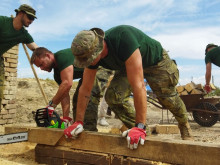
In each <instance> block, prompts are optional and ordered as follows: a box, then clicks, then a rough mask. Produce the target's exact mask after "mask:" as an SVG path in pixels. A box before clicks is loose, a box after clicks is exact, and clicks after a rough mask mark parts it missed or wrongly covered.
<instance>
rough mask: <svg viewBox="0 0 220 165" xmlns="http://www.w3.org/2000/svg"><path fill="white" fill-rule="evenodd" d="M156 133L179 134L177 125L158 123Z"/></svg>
mask: <svg viewBox="0 0 220 165" xmlns="http://www.w3.org/2000/svg"><path fill="white" fill-rule="evenodd" d="M156 133H158V134H179V133H180V132H179V128H178V126H177V125H156Z"/></svg>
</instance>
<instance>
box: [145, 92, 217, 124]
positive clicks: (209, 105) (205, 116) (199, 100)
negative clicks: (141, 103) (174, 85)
mask: <svg viewBox="0 0 220 165" xmlns="http://www.w3.org/2000/svg"><path fill="white" fill-rule="evenodd" d="M180 98H181V99H182V100H183V102H184V104H185V105H186V109H187V111H188V112H192V115H193V118H194V120H195V122H196V123H198V124H199V125H201V126H203V127H211V126H213V125H215V124H216V123H217V122H218V120H219V119H220V98H219V97H204V95H203V94H191V95H181V96H180ZM147 101H148V102H149V103H151V104H153V105H154V106H156V107H158V108H160V109H165V107H163V106H162V105H161V104H160V102H159V101H158V100H157V99H156V98H153V97H150V96H148V97H147Z"/></svg>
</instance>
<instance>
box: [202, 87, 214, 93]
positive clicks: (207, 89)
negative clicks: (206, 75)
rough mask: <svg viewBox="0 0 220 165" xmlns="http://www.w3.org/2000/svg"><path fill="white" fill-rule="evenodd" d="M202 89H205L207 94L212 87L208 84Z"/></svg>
mask: <svg viewBox="0 0 220 165" xmlns="http://www.w3.org/2000/svg"><path fill="white" fill-rule="evenodd" d="M204 90H205V91H206V93H207V94H208V93H210V92H211V90H212V89H211V87H210V85H205V87H204Z"/></svg>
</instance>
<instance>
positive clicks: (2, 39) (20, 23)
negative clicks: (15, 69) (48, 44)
mask: <svg viewBox="0 0 220 165" xmlns="http://www.w3.org/2000/svg"><path fill="white" fill-rule="evenodd" d="M15 12H16V17H15V18H11V17H7V16H0V107H1V101H2V99H3V85H4V79H5V74H4V59H3V54H4V53H5V52H6V51H8V50H9V49H10V48H12V47H13V46H15V45H17V44H19V43H25V44H26V45H27V47H28V48H29V49H30V50H32V51H33V50H34V49H35V48H37V45H36V44H35V43H34V40H33V38H32V37H31V35H30V34H29V33H28V32H27V30H25V28H24V26H25V27H28V26H29V25H30V24H31V23H32V22H33V21H34V19H35V18H37V17H36V11H35V10H34V9H33V8H32V7H31V6H28V5H26V4H23V5H21V6H20V7H19V8H18V9H15Z"/></svg>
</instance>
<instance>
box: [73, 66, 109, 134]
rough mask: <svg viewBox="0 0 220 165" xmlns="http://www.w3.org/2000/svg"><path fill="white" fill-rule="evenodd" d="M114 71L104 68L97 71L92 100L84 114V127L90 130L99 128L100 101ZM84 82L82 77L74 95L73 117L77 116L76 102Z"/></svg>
mask: <svg viewBox="0 0 220 165" xmlns="http://www.w3.org/2000/svg"><path fill="white" fill-rule="evenodd" d="M112 73H113V72H112V71H109V70H107V69H104V68H99V69H98V71H97V73H96V78H95V82H94V85H93V89H92V92H91V96H90V100H89V103H88V106H87V109H86V112H85V116H84V125H83V127H84V129H85V130H88V131H98V130H97V127H96V126H97V120H98V106H99V103H100V98H101V97H102V96H103V92H104V89H105V87H106V84H107V82H108V79H109V77H110V76H111V75H112ZM81 84H82V79H80V80H79V83H78V86H77V88H76V91H75V93H74V96H73V118H74V119H75V116H76V104H77V97H78V93H79V88H80V86H81Z"/></svg>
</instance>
